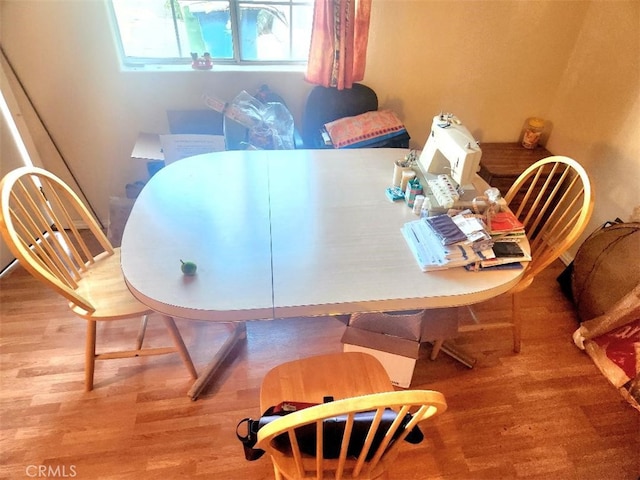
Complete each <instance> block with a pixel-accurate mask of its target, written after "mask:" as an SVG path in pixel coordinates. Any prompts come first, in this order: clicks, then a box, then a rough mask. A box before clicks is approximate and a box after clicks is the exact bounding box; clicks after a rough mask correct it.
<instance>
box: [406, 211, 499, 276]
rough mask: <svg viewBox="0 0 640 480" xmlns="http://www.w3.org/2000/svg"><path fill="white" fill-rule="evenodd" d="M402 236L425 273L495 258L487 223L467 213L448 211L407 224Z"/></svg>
mask: <svg viewBox="0 0 640 480" xmlns="http://www.w3.org/2000/svg"><path fill="white" fill-rule="evenodd" d="M402 235H403V236H404V238H405V240H406V242H407V245H409V248H410V249H411V252H412V253H413V255H414V257H415V259H416V261H417V262H418V266H419V267H420V269H421V270H422V271H424V272H429V271H434V270H443V269H448V268H455V267H464V266H467V265H475V264H477V263H478V262H481V261H484V260H488V259H490V258H494V257H495V254H494V253H493V250H492V249H491V236H490V235H489V232H487V230H486V228H485V226H484V223H483V222H482V221H481V220H479V219H478V218H476V217H474V216H470V215H465V214H458V215H455V216H453V217H450V216H449V215H447V214H442V215H436V216H433V217H426V218H421V219H420V220H414V221H412V222H408V223H405V224H404V225H403V227H402Z"/></svg>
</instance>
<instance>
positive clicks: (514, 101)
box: [0, 0, 640, 231]
mask: <svg viewBox="0 0 640 480" xmlns="http://www.w3.org/2000/svg"><path fill="white" fill-rule="evenodd" d="M0 22H1V23H0V41H1V43H2V48H3V49H4V50H5V52H6V54H7V56H8V57H9V59H10V61H11V62H12V64H13V65H14V67H15V69H16V71H17V73H18V75H19V76H20V78H21V79H22V82H23V84H24V85H25V88H26V89H27V91H28V93H29V95H30V96H31V98H32V101H33V102H34V104H35V106H36V108H37V109H38V111H39V112H40V114H41V116H42V118H43V121H44V123H45V124H46V125H47V127H48V129H49V131H50V133H51V135H52V137H53V138H54V140H55V142H56V144H57V145H58V147H59V149H60V151H61V152H62V154H63V156H64V157H65V158H66V159H67V161H68V162H69V164H70V166H71V168H72V170H73V171H74V174H75V175H76V177H77V178H78V181H79V182H80V183H81V185H82V186H83V189H84V190H85V193H86V195H87V196H88V197H89V199H90V201H91V203H92V204H93V206H94V208H95V209H96V210H97V211H98V212H99V214H100V216H101V217H102V218H103V219H104V220H106V217H107V215H108V198H109V196H110V195H123V193H124V185H125V184H126V183H127V182H130V181H133V180H136V179H137V178H139V176H140V175H142V174H143V173H144V168H143V166H139V165H138V166H136V165H134V164H133V163H132V162H131V160H130V158H129V155H130V152H131V148H132V146H133V144H134V142H135V138H136V136H137V133H138V132H139V131H153V132H166V131H168V126H167V124H166V115H165V111H166V110H167V109H169V108H200V107H201V106H202V104H201V100H200V97H201V95H202V93H204V92H209V93H213V94H215V95H217V96H219V97H221V98H223V99H231V98H233V97H234V96H235V95H236V94H237V93H238V92H239V91H240V90H242V89H246V90H248V91H252V90H254V89H256V88H257V87H258V86H259V85H260V84H262V83H267V84H268V85H270V87H271V88H272V89H273V90H274V91H276V92H278V93H280V94H281V95H282V96H283V97H284V99H285V100H286V101H287V104H288V105H289V107H290V109H291V110H292V113H293V114H294V117H296V119H299V118H300V114H301V110H302V105H303V102H304V99H305V97H306V94H307V92H308V90H309V89H310V87H311V86H310V85H308V84H307V83H305V81H304V80H303V74H302V73H301V72H289V73H273V72H270V73H264V72H263V73H261V72H246V73H237V72H236V73H233V72H219V71H215V70H214V71H210V72H196V71H185V72H173V73H167V72H122V71H120V69H119V66H118V61H117V58H116V53H115V48H114V46H113V41H112V38H111V33H110V29H109V28H110V27H109V21H108V15H107V10H106V7H105V5H104V4H103V2H102V1H99V0H84V1H82V2H80V1H75V0H48V1H36V0H2V2H1V3H0ZM638 31H640V2H637V1H635V0H632V1H617V0H612V1H599V0H594V1H579V0H578V1H537V0H523V1H518V2H514V1H510V0H505V1H493V0H485V1H482V2H471V1H465V0H450V1H447V2H441V1H435V0H433V1H432V0H373V11H372V22H371V33H370V41H369V45H370V49H369V55H368V60H367V73H366V78H365V81H364V82H365V83H367V84H369V85H371V86H372V87H374V89H375V90H376V91H377V93H378V95H379V97H380V103H381V106H383V107H389V108H393V109H395V110H396V111H397V112H398V113H399V114H400V116H401V118H402V119H403V120H404V121H405V124H406V125H407V127H408V129H409V132H410V133H411V135H412V147H414V148H421V147H422V145H423V144H424V141H425V138H426V134H427V131H428V128H429V122H430V118H431V117H432V116H433V115H434V114H436V113H438V112H440V111H441V110H445V111H453V112H454V113H456V114H457V115H458V116H459V117H460V118H461V119H462V120H463V121H464V122H465V123H466V124H467V125H468V126H469V128H470V130H471V131H472V132H473V133H474V134H475V135H476V136H477V137H478V139H479V140H481V141H483V142H491V141H494V142H495V141H516V140H517V138H518V135H519V133H520V129H521V126H522V123H523V121H524V120H525V118H526V117H529V116H531V115H539V116H542V117H544V118H546V119H548V120H550V121H551V122H552V123H553V130H552V132H551V136H550V138H549V142H548V148H549V149H550V150H551V151H552V152H554V153H557V154H563V155H567V156H571V157H574V158H576V159H577V160H579V161H580V162H581V163H583V164H584V165H585V166H586V168H587V170H588V171H589V173H590V174H591V176H592V178H593V181H594V183H595V190H596V195H597V200H596V208H595V213H594V219H593V220H592V222H591V226H590V227H589V229H588V230H589V231H590V230H592V229H594V228H595V227H596V226H597V225H599V224H600V223H602V222H603V221H605V220H608V219H611V218H614V217H616V216H620V217H622V218H623V219H625V220H626V219H627V218H628V216H629V213H630V212H631V209H632V206H635V205H639V204H640V198H639V195H638V179H639V178H640V146H639V142H640V140H639V138H640V137H639V136H638V134H637V132H638V131H640V128H639V127H640V125H639V123H640V112H639V105H638V98H639V89H640V81H639V78H638V75H639V74H638V72H639V67H638V59H639V58H640V52H639V48H640V45H639V43H638Z"/></svg>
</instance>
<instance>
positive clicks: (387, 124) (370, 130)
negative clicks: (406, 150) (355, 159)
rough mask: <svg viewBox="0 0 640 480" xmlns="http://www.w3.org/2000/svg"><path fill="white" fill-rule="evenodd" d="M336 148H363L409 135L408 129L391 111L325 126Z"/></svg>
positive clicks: (342, 119)
mask: <svg viewBox="0 0 640 480" xmlns="http://www.w3.org/2000/svg"><path fill="white" fill-rule="evenodd" d="M324 127H325V130H326V131H327V133H328V134H329V137H330V138H331V143H333V146H334V148H361V147H369V146H372V145H374V144H377V143H380V142H382V141H385V140H389V139H391V138H394V137H398V136H402V135H407V129H406V128H405V126H404V124H403V123H402V121H401V120H400V119H399V118H398V116H397V115H396V114H395V113H394V112H392V111H391V110H376V111H374V112H366V113H363V114H361V115H356V116H355V117H346V118H341V119H339V120H335V121H333V122H329V123H326V124H325V126H324Z"/></svg>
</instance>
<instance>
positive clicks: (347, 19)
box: [305, 0, 371, 90]
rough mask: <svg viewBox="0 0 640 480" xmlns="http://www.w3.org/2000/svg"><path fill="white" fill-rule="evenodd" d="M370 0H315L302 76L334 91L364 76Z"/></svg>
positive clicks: (348, 86)
mask: <svg viewBox="0 0 640 480" xmlns="http://www.w3.org/2000/svg"><path fill="white" fill-rule="evenodd" d="M370 16H371V0H315V5H314V13H313V27H312V32H311V47H310V49H309V62H308V65H307V74H306V76H305V79H306V80H307V81H308V82H311V83H314V84H317V85H322V86H324V87H336V88H337V89H338V90H342V89H345V88H351V86H352V85H353V83H354V82H359V81H360V80H362V79H363V78H364V70H365V65H366V60H367V41H368V37H369V18H370Z"/></svg>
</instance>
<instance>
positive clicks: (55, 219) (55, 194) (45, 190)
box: [0, 167, 197, 391]
mask: <svg viewBox="0 0 640 480" xmlns="http://www.w3.org/2000/svg"><path fill="white" fill-rule="evenodd" d="M0 232H1V233H2V237H3V238H4V240H5V242H6V244H7V246H8V247H9V249H10V250H11V252H12V253H13V254H14V255H15V257H16V259H17V260H18V261H19V262H20V264H21V265H22V266H23V267H24V268H25V269H26V270H27V271H28V272H29V273H31V274H32V275H33V276H34V277H35V278H37V279H38V280H40V281H42V282H44V283H46V284H47V285H48V286H49V287H51V288H52V289H53V290H55V291H56V292H57V293H59V294H60V295H62V296H63V297H64V298H66V299H67V300H68V301H69V306H70V308H71V310H72V311H73V312H74V313H75V314H77V315H78V316H80V317H82V318H84V319H85V320H87V336H86V346H85V388H86V390H87V391H89V390H92V389H93V377H94V369H95V361H96V360H103V359H105V360H106V359H117V358H126V357H137V356H147V355H161V354H167V353H174V352H176V353H178V354H180V356H181V358H182V361H183V362H184V364H185V365H186V367H187V369H188V371H189V374H190V375H191V377H193V378H196V377H197V373H196V370H195V368H194V366H193V363H192V361H191V357H190V355H189V352H188V351H187V349H186V347H185V344H184V342H183V340H182V336H181V335H180V332H179V331H178V328H177V327H176V324H175V322H174V321H173V319H172V318H171V317H168V316H165V315H161V316H162V318H163V320H164V323H165V326H166V328H167V330H168V332H169V334H170V336H171V338H172V340H173V343H174V346H173V347H158V348H142V343H143V340H144V332H145V327H146V322H147V316H148V315H150V314H152V313H153V312H152V311H151V310H150V309H149V308H148V307H147V306H146V305H143V304H142V303H140V302H139V301H138V300H137V299H136V298H134V297H133V295H132V294H131V293H130V292H129V290H128V288H127V286H126V284H125V281H124V278H123V276H122V271H121V269H120V249H119V248H114V247H113V246H112V245H111V243H110V242H109V240H108V239H107V237H106V235H105V234H104V233H103V231H102V229H101V228H100V226H99V224H98V223H97V221H96V220H95V218H94V217H93V215H92V214H91V213H90V212H89V210H88V209H87V207H86V206H85V205H84V204H83V203H82V201H81V200H80V198H79V197H78V196H77V195H76V194H75V193H74V192H73V190H71V188H69V186H68V185H66V184H65V183H64V182H63V181H62V180H60V179H59V178H58V177H56V176H55V175H53V174H51V173H50V172H48V171H46V170H43V169H41V168H37V167H20V168H17V169H15V170H13V171H11V172H9V173H7V174H6V175H5V177H4V178H3V179H2V181H1V182H0ZM132 317H141V318H142V323H141V328H140V333H139V335H138V338H137V339H136V348H135V349H132V350H125V351H117V352H104V353H99V354H97V353H96V330H97V328H96V324H97V322H99V321H111V320H121V319H126V318H132Z"/></svg>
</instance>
